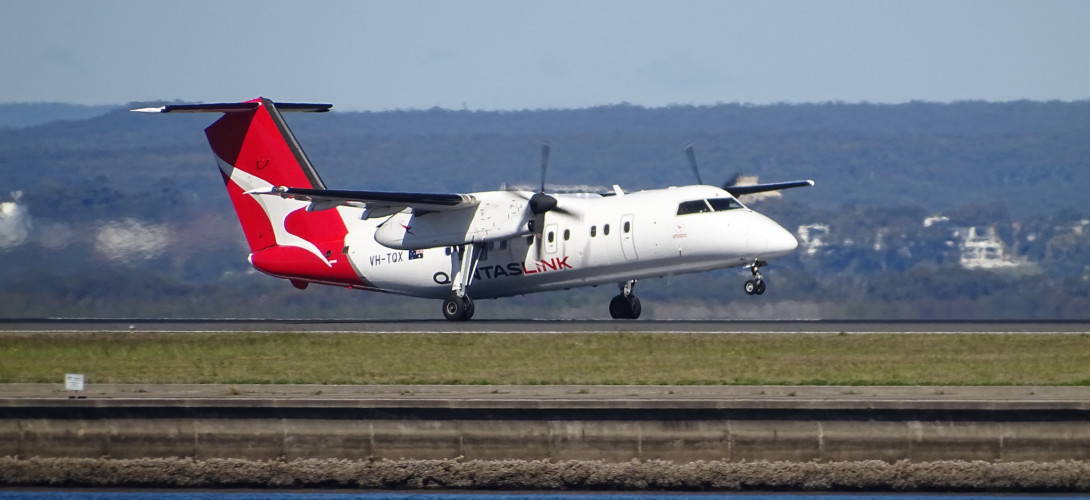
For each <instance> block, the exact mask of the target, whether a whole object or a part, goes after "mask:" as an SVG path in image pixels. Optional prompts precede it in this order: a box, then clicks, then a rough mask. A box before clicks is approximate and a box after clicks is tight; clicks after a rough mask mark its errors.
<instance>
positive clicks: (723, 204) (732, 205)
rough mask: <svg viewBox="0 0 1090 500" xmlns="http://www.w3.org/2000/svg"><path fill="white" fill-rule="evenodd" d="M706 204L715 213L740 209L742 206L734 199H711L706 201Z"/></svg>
mask: <svg viewBox="0 0 1090 500" xmlns="http://www.w3.org/2000/svg"><path fill="white" fill-rule="evenodd" d="M708 204H710V205H711V206H712V209H714V210H715V211H716V212H719V211H722V210H734V209H736V208H742V204H741V203H738V200H736V199H734V198H712V199H710V200H708Z"/></svg>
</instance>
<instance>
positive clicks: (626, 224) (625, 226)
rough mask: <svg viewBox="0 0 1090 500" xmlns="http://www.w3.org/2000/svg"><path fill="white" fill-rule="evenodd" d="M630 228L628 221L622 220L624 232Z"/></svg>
mask: <svg viewBox="0 0 1090 500" xmlns="http://www.w3.org/2000/svg"><path fill="white" fill-rule="evenodd" d="M631 229H632V227H631V225H630V224H629V223H628V221H624V232H626V233H627V232H628V231H630V230H631Z"/></svg>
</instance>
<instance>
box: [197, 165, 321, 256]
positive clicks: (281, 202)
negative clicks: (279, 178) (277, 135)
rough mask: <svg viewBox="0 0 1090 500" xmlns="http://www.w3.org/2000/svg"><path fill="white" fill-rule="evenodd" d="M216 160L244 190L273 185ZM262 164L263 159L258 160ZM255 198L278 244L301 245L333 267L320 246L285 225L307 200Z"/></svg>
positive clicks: (265, 188) (255, 189) (228, 175)
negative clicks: (289, 217)
mask: <svg viewBox="0 0 1090 500" xmlns="http://www.w3.org/2000/svg"><path fill="white" fill-rule="evenodd" d="M216 162H217V163H219V167H220V170H222V171H223V172H224V173H225V174H227V177H228V178H229V179H231V182H233V183H235V185H236V186H238V187H240V188H242V192H244V193H245V192H247V191H257V190H262V191H267V190H269V189H271V188H272V187H273V185H272V184H270V183H269V182H267V181H265V180H264V179H262V178H260V177H258V176H256V175H253V174H250V173H247V172H244V171H243V170H242V169H241V168H235V167H233V166H232V165H231V164H230V163H227V162H226V161H224V160H223V159H222V158H220V157H219V155H217V156H216ZM258 164H261V161H258ZM264 164H265V165H268V164H269V160H265V161H264ZM253 199H254V200H255V201H257V204H258V205H259V206H260V207H261V209H262V210H263V211H264V212H265V217H267V218H268V219H269V223H270V224H272V229H273V237H274V238H275V239H276V244H277V245H280V246H287V247H299V248H302V249H303V250H306V251H308V252H310V253H312V254H314V256H315V257H318V259H320V260H321V261H322V262H323V263H324V264H325V265H326V266H328V267H333V264H332V263H331V262H329V259H327V258H326V256H325V255H323V254H322V252H321V250H318V246H317V245H315V244H314V243H311V242H310V241H307V240H306V239H305V238H303V237H302V236H299V235H297V234H294V233H291V232H289V231H288V228H287V227H285V221H286V220H287V218H288V215H290V214H291V213H292V212H295V211H296V210H299V209H301V208H305V207H306V206H307V202H305V201H300V200H292V199H286V198H280V197H278V196H254V197H253Z"/></svg>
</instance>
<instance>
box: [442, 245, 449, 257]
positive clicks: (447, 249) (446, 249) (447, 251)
mask: <svg viewBox="0 0 1090 500" xmlns="http://www.w3.org/2000/svg"><path fill="white" fill-rule="evenodd" d="M443 253H445V254H447V256H450V247H446V248H444V249H443Z"/></svg>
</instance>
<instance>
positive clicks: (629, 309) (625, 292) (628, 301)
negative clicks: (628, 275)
mask: <svg viewBox="0 0 1090 500" xmlns="http://www.w3.org/2000/svg"><path fill="white" fill-rule="evenodd" d="M620 287H621V293H620V295H617V296H616V297H613V300H611V301H609V315H610V316H612V317H613V319H636V318H639V317H640V311H641V310H642V309H643V307H642V306H641V305H640V298H639V297H637V296H636V295H635V294H633V293H632V290H633V289H635V288H636V280H628V281H626V282H624V283H621V284H620Z"/></svg>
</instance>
